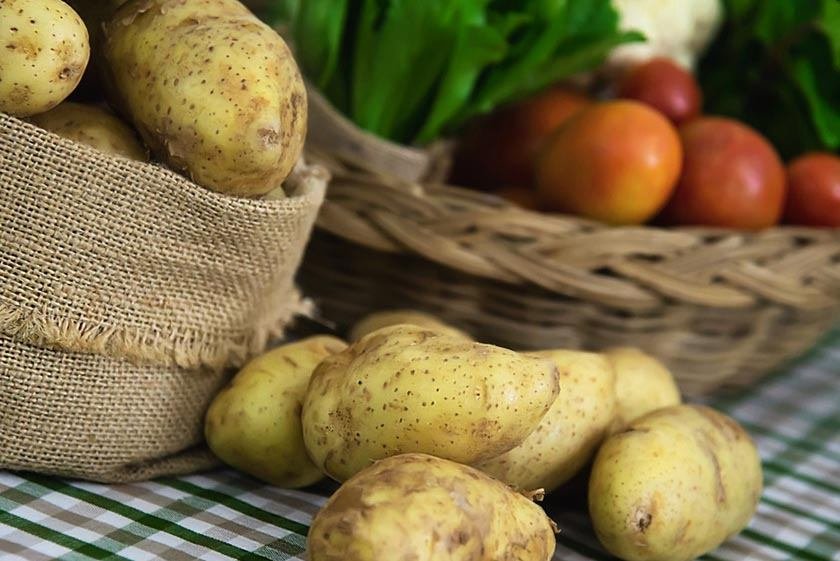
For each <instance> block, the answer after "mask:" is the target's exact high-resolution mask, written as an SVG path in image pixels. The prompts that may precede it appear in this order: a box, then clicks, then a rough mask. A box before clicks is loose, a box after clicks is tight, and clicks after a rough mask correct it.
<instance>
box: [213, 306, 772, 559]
mask: <svg viewBox="0 0 840 561" xmlns="http://www.w3.org/2000/svg"><path fill="white" fill-rule="evenodd" d="M351 339H352V342H351V344H350V345H349V346H348V345H346V344H345V343H343V342H342V341H340V340H337V339H335V338H333V337H326V336H316V337H312V338H309V339H304V340H302V341H297V342H294V343H290V344H287V345H284V346H281V347H278V348H277V349H275V350H273V351H271V352H269V353H268V354H266V355H264V356H263V357H260V358H257V359H256V360H254V361H253V362H251V363H250V364H248V365H246V366H245V367H244V368H243V370H242V371H240V372H239V373H238V374H237V375H236V376H234V378H233V379H232V381H231V384H230V385H229V386H228V387H227V388H225V389H224V390H222V392H221V393H220V394H219V395H218V397H217V398H216V399H215V401H214V402H213V404H212V405H211V406H210V409H209V410H208V413H207V417H206V423H205V434H206V437H207V442H208V443H209V445H210V448H211V449H212V450H213V451H214V453H215V454H216V455H217V456H218V457H219V458H221V459H222V460H223V461H225V462H227V463H228V464H230V465H232V466H234V467H236V468H238V469H240V470H242V471H245V472H247V473H250V474H251V475H254V476H256V477H258V478H261V479H263V480H264V481H267V482H269V483H272V484H275V485H281V486H286V487H301V486H305V485H308V484H311V483H314V482H316V481H317V480H319V479H320V478H321V477H323V476H324V475H326V476H329V477H330V478H332V479H334V480H336V481H338V482H342V483H343V484H342V486H341V487H340V488H339V490H338V491H337V492H336V493H335V494H334V495H333V496H332V498H330V500H329V501H328V502H327V504H326V505H325V506H324V508H323V509H322V510H321V511H320V512H319V513H318V515H317V516H316V517H315V520H314V521H313V524H312V527H311V530H310V533H309V537H308V540H309V547H308V549H309V559H310V561H334V560H336V561H337V560H341V561H363V560H365V561H367V560H371V561H372V560H375V559H381V558H382V557H381V552H383V551H387V552H389V558H394V559H415V560H417V561H426V560H428V561H431V560H438V561H440V560H444V561H445V560H462V559H463V560H466V559H470V560H481V561H494V560H499V559H511V560H518V561H547V560H549V559H551V557H552V555H553V552H554V547H555V546H554V539H553V531H554V524H553V522H552V521H551V520H549V519H548V517H547V516H546V515H545V513H544V512H543V511H542V509H541V508H539V507H538V506H536V505H535V504H534V502H533V499H535V498H541V497H542V495H544V494H545V493H547V492H551V491H554V490H556V489H559V488H561V487H562V486H563V485H564V484H566V483H568V482H570V480H572V478H573V477H574V476H576V475H578V474H583V475H585V474H586V473H587V470H591V472H590V473H589V489H588V491H589V492H588V500H589V511H590V514H591V517H592V523H593V526H594V528H595V531H596V533H597V536H598V538H599V539H600V541H601V543H602V544H603V545H604V547H605V548H606V549H608V550H609V551H610V552H611V553H613V554H614V555H616V556H618V557H620V558H621V559H626V560H628V561H648V560H650V561H656V560H661V561H683V560H685V561H687V560H689V559H694V558H696V557H698V556H699V555H702V554H703V553H705V552H708V551H711V550H713V549H714V548H716V547H717V546H718V545H720V544H721V543H722V542H723V541H724V540H726V539H727V538H728V537H730V536H732V535H734V534H736V533H738V532H739V531H741V530H742V529H743V528H744V527H745V526H746V524H747V523H748V522H749V520H750V518H751V517H752V515H753V513H754V512H755V509H756V506H757V503H758V499H759V496H760V494H761V489H762V474H761V463H760V459H759V456H758V453H757V450H756V447H755V445H754V444H753V442H752V440H751V439H750V437H749V435H747V434H746V432H744V430H743V429H742V428H741V427H740V426H739V425H738V424H737V423H736V422H735V421H733V420H732V419H730V418H728V417H726V416H725V415H722V414H720V413H717V412H715V411H713V410H711V409H709V408H707V407H702V406H696V405H683V404H682V399H681V396H680V394H679V390H678V389H677V386H676V384H675V382H674V379H673V377H672V376H671V374H670V372H669V371H668V370H667V368H665V366H664V365H662V364H661V363H660V362H658V361H657V360H655V359H654V358H653V357H651V356H649V355H647V354H645V353H643V352H641V351H640V350H638V349H633V348H615V349H607V350H605V351H604V352H601V353H591V352H582V351H571V350H545V351H540V352H527V353H519V352H514V351H511V350H508V349H504V348H501V347H497V346H493V345H487V344H482V343H479V342H476V341H473V340H472V339H471V338H470V337H469V335H467V334H466V333H465V332H463V331H460V330H457V329H455V328H453V327H451V326H448V325H446V324H445V323H443V322H441V321H440V320H438V319H436V318H434V317H432V316H428V315H426V314H421V313H418V312H414V311H410V310H397V311H389V312H384V313H379V314H373V315H371V316H369V317H367V318H364V319H363V320H362V321H361V322H359V324H357V325H356V326H355V327H354V329H353V330H352V331H351Z"/></svg>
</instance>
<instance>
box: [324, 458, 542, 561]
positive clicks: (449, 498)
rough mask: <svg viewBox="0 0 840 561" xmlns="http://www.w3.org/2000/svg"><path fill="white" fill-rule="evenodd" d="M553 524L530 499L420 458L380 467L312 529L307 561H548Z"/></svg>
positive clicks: (352, 484)
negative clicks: (401, 560) (390, 560)
mask: <svg viewBox="0 0 840 561" xmlns="http://www.w3.org/2000/svg"><path fill="white" fill-rule="evenodd" d="M555 545H556V542H555V538H554V530H553V523H552V522H551V520H549V519H548V517H547V516H546V515H545V513H544V512H543V510H542V509H541V508H540V507H539V506H537V505H536V504H534V503H533V502H531V501H530V500H529V499H527V498H526V497H524V496H523V495H520V494H518V493H514V492H513V491H511V490H510V489H509V488H508V487H506V486H505V485H504V484H502V483H500V482H498V481H496V480H494V479H492V478H490V477H488V476H486V475H484V474H483V473H481V472H479V471H477V470H475V469H472V468H470V467H467V466H463V465H460V464H457V463H455V462H451V461H448V460H443V459H440V458H436V457H434V456H428V455H425V454H403V455H399V456H392V457H390V458H387V459H384V460H379V461H378V462H376V463H374V464H373V465H372V466H370V467H368V468H366V469H364V470H363V471H361V472H359V473H358V474H356V475H355V476H354V477H353V478H352V479H350V480H349V481H347V482H346V483H344V485H342V486H341V488H340V489H339V490H338V491H337V492H336V493H335V494H334V495H333V496H332V498H330V500H329V501H328V502H327V504H326V505H325V506H324V508H323V509H322V510H321V511H320V512H319V513H318V514H317V516H316V517H315V520H314V521H313V522H312V527H311V529H310V531H309V536H308V552H309V561H382V560H384V559H394V560H398V559H410V560H412V561H549V560H550V559H551V557H552V555H553V554H554V549H555Z"/></svg>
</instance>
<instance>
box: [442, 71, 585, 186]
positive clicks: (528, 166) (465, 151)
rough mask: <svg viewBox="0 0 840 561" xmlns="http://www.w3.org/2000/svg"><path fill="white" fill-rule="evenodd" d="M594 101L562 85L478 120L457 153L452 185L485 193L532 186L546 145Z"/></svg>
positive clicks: (460, 144) (465, 135) (467, 133)
mask: <svg viewBox="0 0 840 561" xmlns="http://www.w3.org/2000/svg"><path fill="white" fill-rule="evenodd" d="M590 103H591V100H590V99H589V98H588V97H587V96H585V95H584V94H582V93H580V92H577V91H575V90H572V89H570V88H566V87H560V86H558V87H554V88H551V89H548V90H546V91H544V92H542V93H540V94H538V95H536V96H534V97H532V98H530V99H527V100H525V101H522V102H520V103H515V104H513V105H510V106H507V107H505V108H502V109H500V110H499V111H497V112H495V113H493V114H491V115H489V116H487V117H485V118H484V119H481V120H479V121H478V122H476V123H475V124H474V125H473V126H471V127H469V128H468V129H467V131H466V133H465V134H464V136H463V138H462V139H461V142H460V143H459V147H458V149H457V150H456V152H455V161H454V164H453V174H452V181H453V182H454V183H455V184H457V185H466V186H469V187H479V188H483V189H494V188H501V187H505V186H508V185H523V186H528V185H533V182H534V158H535V156H536V154H537V152H538V150H539V147H540V145H541V144H542V142H543V141H544V140H545V139H546V137H548V136H549V135H550V134H551V133H552V132H554V131H555V130H556V129H557V127H559V126H560V125H562V124H563V123H564V122H565V121H566V120H568V119H569V117H571V116H572V115H574V114H575V113H577V112H578V111H580V110H581V109H582V108H583V107H585V106H587V105H589V104H590Z"/></svg>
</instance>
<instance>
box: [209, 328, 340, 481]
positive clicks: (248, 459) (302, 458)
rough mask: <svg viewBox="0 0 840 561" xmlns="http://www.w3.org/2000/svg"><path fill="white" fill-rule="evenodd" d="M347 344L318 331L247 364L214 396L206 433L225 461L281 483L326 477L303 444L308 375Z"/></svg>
mask: <svg viewBox="0 0 840 561" xmlns="http://www.w3.org/2000/svg"><path fill="white" fill-rule="evenodd" d="M346 347H347V345H346V343H344V342H343V341H341V340H340V339H336V338H335V337H329V336H326V335H318V336H315V337H310V338H308V339H303V340H301V341H297V342H294V343H289V344H286V345H282V346H280V347H277V348H276V349H273V350H271V351H269V352H267V353H266V354H264V355H262V356H260V357H257V358H256V359H254V360H252V361H251V362H249V363H248V364H246V365H245V366H244V367H243V368H242V370H240V371H239V373H238V374H237V375H236V376H234V378H233V379H232V380H231V382H230V384H229V385H228V386H227V387H226V388H224V389H223V390H222V391H221V392H219V394H218V395H217V396H216V397H215V398H214V400H213V402H212V403H211V404H210V408H209V409H208V410H207V415H206V417H205V425H204V434H205V437H206V439H207V444H208V445H209V446H210V449H211V450H212V451H213V453H214V454H216V455H217V456H218V457H219V458H220V459H221V460H222V461H224V462H225V463H227V464H228V465H231V466H233V467H235V468H237V469H239V470H241V471H244V472H245V473H249V474H251V475H253V476H254V477H257V478H259V479H262V480H263V481H267V482H268V483H271V484H273V485H278V486H280V487H305V486H306V485H311V484H312V483H315V482H316V481H319V480H320V479H322V478H323V474H322V473H321V471H320V470H319V469H318V468H317V467H316V466H315V465H314V464H313V463H312V460H310V459H309V456H308V455H307V453H306V448H305V447H304V445H303V432H302V429H301V423H300V410H301V402H302V401H303V396H304V393H305V392H306V386H307V384H308V383H309V377H310V376H311V375H312V371H313V370H315V367H316V366H317V365H318V364H319V363H320V362H321V361H322V360H323V359H324V358H326V357H327V356H330V355H331V354H334V353H337V352H341V351H342V350H344V349H345V348H346Z"/></svg>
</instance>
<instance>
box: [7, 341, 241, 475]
mask: <svg viewBox="0 0 840 561" xmlns="http://www.w3.org/2000/svg"><path fill="white" fill-rule="evenodd" d="M225 378H226V377H225V375H224V374H223V373H221V372H213V371H204V372H188V371H184V370H180V369H179V368H177V367H158V366H150V365H136V364H132V363H130V362H126V361H121V360H119V359H113V358H108V357H101V356H97V355H92V354H81V353H70V352H66V351H57V350H45V349H41V348H37V347H32V346H30V345H26V344H24V343H19V342H17V341H15V340H14V339H12V338H11V337H9V336H6V335H0V468H5V469H15V470H27V471H37V472H41V473H48V474H55V475H62V476H67V477H79V478H84V479H91V480H95V481H109V482H111V481H135V480H143V479H149V478H151V477H155V476H158V475H164V474H177V473H190V472H194V471H197V470H200V469H203V468H207V467H211V466H213V465H215V463H216V460H215V459H214V458H213V455H212V454H211V453H210V452H209V451H208V450H207V449H206V448H205V447H203V446H202V445H201V444H202V429H203V416H204V411H205V410H206V408H207V406H208V405H209V403H210V400H211V399H212V398H213V396H214V395H215V393H216V392H217V391H218V390H219V388H220V387H221V386H222V384H224V382H225Z"/></svg>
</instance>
